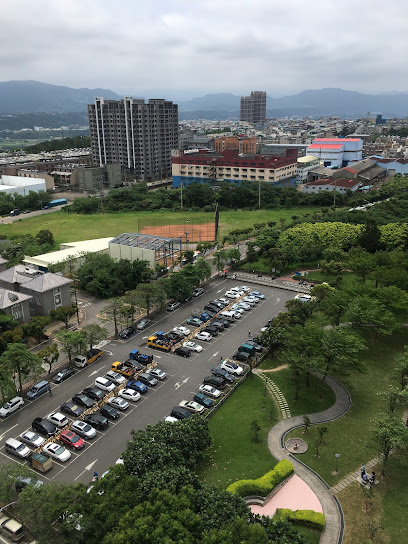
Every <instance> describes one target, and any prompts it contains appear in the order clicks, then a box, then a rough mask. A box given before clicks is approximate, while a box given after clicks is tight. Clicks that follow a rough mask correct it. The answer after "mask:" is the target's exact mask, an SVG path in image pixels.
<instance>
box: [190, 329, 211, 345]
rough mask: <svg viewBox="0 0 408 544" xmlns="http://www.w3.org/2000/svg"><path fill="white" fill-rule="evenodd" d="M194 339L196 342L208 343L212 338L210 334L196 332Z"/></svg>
mask: <svg viewBox="0 0 408 544" xmlns="http://www.w3.org/2000/svg"><path fill="white" fill-rule="evenodd" d="M194 338H197V340H204V341H205V342H209V341H210V340H211V338H212V336H211V334H210V333H209V332H205V331H201V332H198V333H197V334H196V335H195V336H194Z"/></svg>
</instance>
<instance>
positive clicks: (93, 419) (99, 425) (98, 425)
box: [84, 414, 109, 430]
mask: <svg viewBox="0 0 408 544" xmlns="http://www.w3.org/2000/svg"><path fill="white" fill-rule="evenodd" d="M84 421H85V422H86V423H89V425H91V426H92V427H94V428H95V429H98V430H103V429H106V427H107V426H108V425H109V421H108V419H107V418H106V417H105V416H101V415H100V414H87V415H86V416H85V417H84Z"/></svg>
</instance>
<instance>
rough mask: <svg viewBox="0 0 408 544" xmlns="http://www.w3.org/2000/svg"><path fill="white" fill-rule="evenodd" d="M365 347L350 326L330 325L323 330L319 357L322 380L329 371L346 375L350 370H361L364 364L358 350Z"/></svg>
mask: <svg viewBox="0 0 408 544" xmlns="http://www.w3.org/2000/svg"><path fill="white" fill-rule="evenodd" d="M363 349H367V346H366V343H365V342H364V340H363V339H362V338H361V337H360V336H359V335H358V334H356V333H354V332H353V331H352V329H351V328H350V327H330V328H327V329H324V330H323V333H322V344H321V352H320V353H321V357H322V363H323V373H324V377H323V381H324V380H325V378H326V376H327V374H328V373H329V372H335V373H336V374H341V375H343V376H344V375H347V374H348V373H349V372H350V371H356V372H361V371H362V370H363V369H364V364H363V363H362V361H361V359H360V358H359V355H360V351H362V350H363Z"/></svg>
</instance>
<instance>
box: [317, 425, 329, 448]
mask: <svg viewBox="0 0 408 544" xmlns="http://www.w3.org/2000/svg"><path fill="white" fill-rule="evenodd" d="M328 430H329V428H328V426H327V425H318V427H317V432H318V433H319V438H320V443H321V444H324V440H323V436H324V435H325V434H326V433H327V432H328Z"/></svg>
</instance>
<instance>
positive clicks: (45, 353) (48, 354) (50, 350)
mask: <svg viewBox="0 0 408 544" xmlns="http://www.w3.org/2000/svg"><path fill="white" fill-rule="evenodd" d="M37 355H38V357H41V359H42V360H43V362H44V363H47V365H49V368H48V374H51V367H52V365H53V364H54V363H55V362H57V361H58V357H59V350H58V346H57V344H55V343H54V344H51V345H50V346H45V348H44V349H42V350H41V351H39V352H38V353H37Z"/></svg>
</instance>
